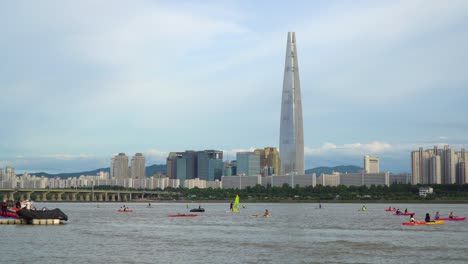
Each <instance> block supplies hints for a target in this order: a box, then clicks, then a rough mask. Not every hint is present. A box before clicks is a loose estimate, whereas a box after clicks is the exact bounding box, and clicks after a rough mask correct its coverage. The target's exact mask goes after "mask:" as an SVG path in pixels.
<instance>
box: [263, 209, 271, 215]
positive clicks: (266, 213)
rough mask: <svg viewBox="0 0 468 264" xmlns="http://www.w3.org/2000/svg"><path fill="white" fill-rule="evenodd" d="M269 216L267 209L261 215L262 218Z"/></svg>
mask: <svg viewBox="0 0 468 264" xmlns="http://www.w3.org/2000/svg"><path fill="white" fill-rule="evenodd" d="M269 216H270V211H268V209H265V213H264V214H263V217H269Z"/></svg>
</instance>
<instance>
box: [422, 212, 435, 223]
mask: <svg viewBox="0 0 468 264" xmlns="http://www.w3.org/2000/svg"><path fill="white" fill-rule="evenodd" d="M424 220H425V221H426V222H435V221H431V216H430V215H429V213H426V218H425V219H424Z"/></svg>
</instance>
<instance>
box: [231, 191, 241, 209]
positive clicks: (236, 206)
mask: <svg viewBox="0 0 468 264" xmlns="http://www.w3.org/2000/svg"><path fill="white" fill-rule="evenodd" d="M232 211H233V212H239V195H238V194H236V199H235V200H234V205H233V206H232Z"/></svg>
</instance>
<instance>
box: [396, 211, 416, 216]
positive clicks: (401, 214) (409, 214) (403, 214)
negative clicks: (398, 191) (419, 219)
mask: <svg viewBox="0 0 468 264" xmlns="http://www.w3.org/2000/svg"><path fill="white" fill-rule="evenodd" d="M415 214H416V213H413V212H410V213H406V214H405V213H400V214H397V213H395V214H393V215H398V216H411V215H415Z"/></svg>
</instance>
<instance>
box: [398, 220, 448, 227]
mask: <svg viewBox="0 0 468 264" xmlns="http://www.w3.org/2000/svg"><path fill="white" fill-rule="evenodd" d="M401 224H402V225H409V226H413V225H443V224H445V221H444V220H437V221H434V222H415V223H410V222H405V223H401Z"/></svg>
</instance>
